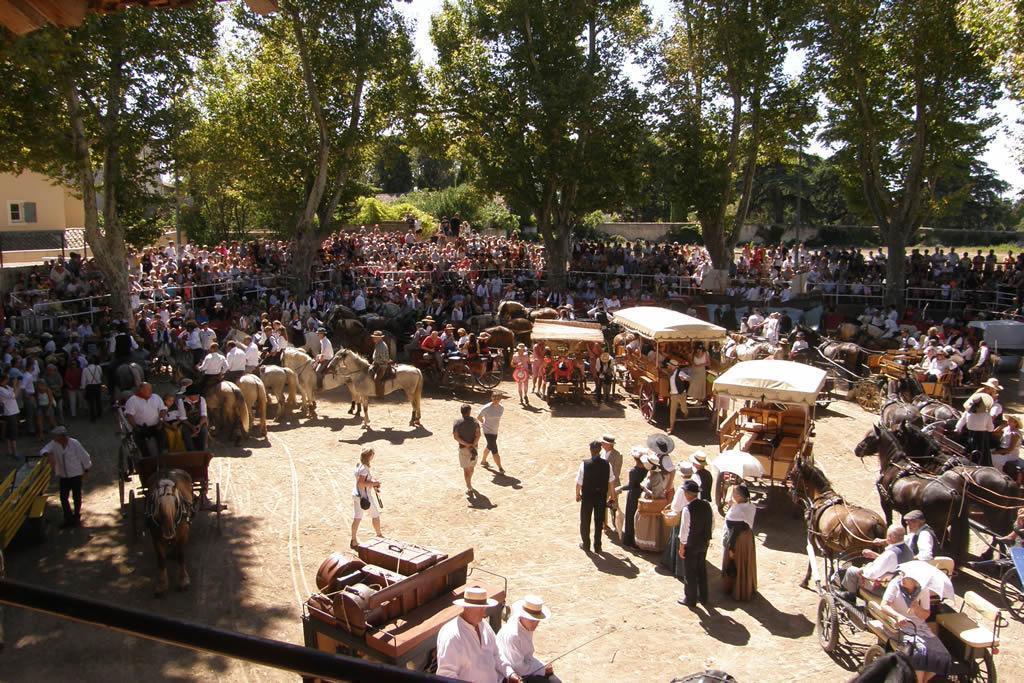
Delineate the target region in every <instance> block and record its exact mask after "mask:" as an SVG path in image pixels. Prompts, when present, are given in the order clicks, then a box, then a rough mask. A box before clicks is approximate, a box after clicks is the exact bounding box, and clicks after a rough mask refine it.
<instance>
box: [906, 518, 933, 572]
mask: <svg viewBox="0 0 1024 683" xmlns="http://www.w3.org/2000/svg"><path fill="white" fill-rule="evenodd" d="M903 522H904V523H905V524H906V525H907V531H909V532H910V535H909V536H908V537H907V547H908V548H910V552H912V553H914V557H915V558H917V559H918V560H932V559H935V546H936V545H937V543H936V541H935V532H934V531H932V528H931V527H930V526H928V523H927V522H926V521H925V519H924V513H923V512H921V511H920V510H911V511H910V512H908V513H907V514H905V515H903Z"/></svg>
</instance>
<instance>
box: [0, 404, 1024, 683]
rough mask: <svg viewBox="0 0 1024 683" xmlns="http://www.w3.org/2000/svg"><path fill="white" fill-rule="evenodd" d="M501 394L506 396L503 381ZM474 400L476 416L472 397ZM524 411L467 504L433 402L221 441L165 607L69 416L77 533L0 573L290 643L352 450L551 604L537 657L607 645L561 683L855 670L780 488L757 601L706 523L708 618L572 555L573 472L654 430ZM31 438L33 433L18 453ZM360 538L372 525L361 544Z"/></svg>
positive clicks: (417, 535) (447, 529) (207, 672)
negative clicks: (418, 421)
mask: <svg viewBox="0 0 1024 683" xmlns="http://www.w3.org/2000/svg"><path fill="white" fill-rule="evenodd" d="M505 388H506V390H507V391H509V392H510V393H512V394H514V386H513V385H511V384H507V385H506V386H505ZM1008 393H1009V392H1008ZM1014 395H1016V392H1015V391H1014ZM462 398H467V397H462ZM473 400H474V402H476V403H478V404H479V403H482V402H483V397H476V398H475V399H473ZM532 403H533V407H531V408H529V409H523V408H521V407H520V406H519V405H518V404H517V402H516V401H515V399H512V400H511V401H508V402H506V406H507V409H506V412H505V416H504V420H503V422H502V426H501V436H500V443H501V447H502V453H503V462H504V466H505V469H506V471H507V475H506V476H497V475H496V474H494V473H491V472H488V471H486V470H483V471H480V470H478V472H477V475H476V478H475V484H476V486H477V488H478V489H479V491H480V493H481V496H480V497H479V498H478V499H477V500H476V501H475V502H472V503H471V502H470V501H468V500H467V497H466V494H465V490H464V486H463V482H462V475H461V471H460V470H459V468H458V466H457V456H456V450H455V444H454V442H453V441H452V437H451V436H450V434H451V425H452V422H453V420H454V419H455V417H456V416H457V414H458V406H459V400H458V398H448V399H444V398H441V397H435V398H430V399H427V400H425V401H424V408H423V424H424V425H425V429H411V428H409V427H406V426H405V425H406V423H407V420H408V406H407V405H406V404H399V403H397V402H384V403H381V402H380V401H377V402H375V403H374V404H373V405H372V406H371V417H372V424H373V427H374V429H373V431H368V432H367V431H363V430H362V429H361V428H360V426H359V424H358V422H357V421H356V420H355V419H353V418H352V417H350V416H349V415H348V414H347V412H346V409H347V402H346V396H345V395H344V393H342V392H338V393H334V394H328V395H327V396H326V397H322V400H321V404H320V405H321V413H322V417H321V418H320V419H318V420H317V421H315V422H312V423H308V422H306V421H305V420H303V421H302V423H301V424H299V423H298V422H293V423H286V424H283V425H271V430H270V438H269V441H268V442H264V441H258V440H252V441H250V442H249V443H247V444H246V445H245V447H244V448H228V447H223V446H217V448H215V450H216V452H217V454H218V456H219V457H217V458H216V459H215V460H214V461H213V464H212V466H211V467H212V476H213V480H214V481H216V482H219V484H220V488H221V495H222V497H223V498H224V499H225V500H226V502H227V504H228V506H229V507H228V510H227V511H226V512H225V513H224V515H223V517H222V523H223V530H222V533H221V534H217V533H216V531H215V527H214V518H213V516H212V515H210V514H208V513H204V514H201V515H200V516H199V518H198V520H197V521H196V523H194V525H193V538H192V542H191V545H190V546H189V558H188V565H189V568H190V572H191V575H192V582H193V583H192V588H191V590H190V591H188V592H185V593H175V592H172V593H171V594H170V596H169V597H167V598H164V599H156V598H154V597H153V596H152V588H153V576H154V568H155V563H154V559H153V556H152V551H151V548H150V545H149V541H148V539H146V538H139V539H133V538H132V537H131V534H130V532H129V529H130V527H129V524H128V522H127V520H126V519H123V518H122V516H121V514H120V512H119V509H118V492H117V485H116V472H115V471H116V454H117V438H116V434H115V430H114V429H113V426H114V419H113V416H112V415H111V414H110V413H107V414H105V415H104V418H103V421H102V422H101V423H97V424H96V425H90V424H89V422H88V421H87V420H83V419H81V418H80V419H78V420H76V421H73V422H72V433H73V435H75V436H78V437H79V438H80V439H81V440H82V441H83V443H84V444H85V445H86V446H87V448H88V449H89V450H90V452H91V453H92V454H93V457H94V460H95V461H96V465H95V468H94V469H93V471H92V472H91V474H90V476H89V478H88V480H87V485H86V498H85V500H86V502H85V513H84V528H81V529H73V530H66V531H59V530H57V524H58V523H59V520H60V512H59V506H56V505H52V504H51V506H50V508H49V512H48V514H49V517H50V520H51V522H52V525H51V533H50V536H49V540H48V542H46V543H45V544H43V545H39V546H34V547H28V548H24V549H21V550H17V551H15V552H12V553H10V554H9V557H8V571H9V574H10V576H11V577H12V578H16V579H19V580H22V581H28V582H32V583H37V584H40V585H44V586H49V587H53V588H56V589H59V590H63V591H68V592H70V593H74V594H80V595H85V596H89V597H92V598H96V599H101V600H105V601H108V602H112V603H115V604H119V605H126V606H131V607H135V608H140V609H145V610H152V611H154V612H156V613H160V614H166V615H170V616H174V617H179V618H183V619H188V620H193V621H198V622H203V623H208V624H213V625H216V626H219V627H224V628H230V629H236V630H238V631H241V632H244V633H251V634H259V635H262V636H266V637H270V638H277V639H281V640H284V641H288V642H292V643H301V642H302V630H301V624H300V619H299V616H300V605H301V604H302V602H303V601H304V599H305V598H306V597H307V596H308V595H309V594H310V593H311V592H312V591H313V590H315V585H314V578H315V574H316V570H317V567H318V566H319V565H320V563H321V561H322V560H323V559H324V558H325V557H326V556H327V555H328V554H329V553H330V552H332V551H334V550H338V549H343V548H345V547H346V546H347V544H348V533H349V532H348V529H349V525H350V523H351V517H352V502H351V500H352V499H351V496H350V494H351V489H352V472H353V468H354V466H355V464H356V463H357V462H358V454H359V450H360V449H361V448H362V447H363V446H365V445H372V446H373V447H374V448H376V450H377V453H378V457H377V459H376V461H375V463H374V472H375V474H376V476H378V477H379V478H380V479H381V480H382V482H383V486H382V489H381V494H382V498H383V501H384V505H385V511H384V517H383V522H384V531H385V534H386V535H388V536H392V537H395V538H400V539H405V540H408V541H413V542H416V543H419V544H422V545H426V546H430V547H434V548H437V549H440V550H443V551H445V552H448V553H455V552H457V551H460V550H462V549H464V548H466V547H469V546H471V547H473V548H474V549H475V553H476V562H475V565H476V566H477V567H479V568H480V569H481V570H486V571H487V572H492V573H495V574H499V575H501V576H504V577H506V578H507V580H508V593H509V597H510V598H511V599H513V600H514V599H518V598H520V597H522V596H523V595H524V594H526V593H539V594H541V595H543V596H544V599H545V600H546V601H547V602H548V604H550V606H551V608H552V610H553V618H552V619H551V620H550V621H549V622H546V623H544V624H543V625H542V626H541V628H540V629H539V631H538V632H537V635H536V645H537V649H538V655H539V656H540V657H541V658H543V659H550V658H552V657H556V656H559V655H563V654H564V653H566V652H567V651H570V650H573V648H576V647H577V646H578V645H580V644H581V643H584V642H586V641H588V640H590V639H593V638H595V637H598V636H599V637H598V638H597V639H596V640H594V641H593V642H590V643H589V644H586V645H584V646H583V647H580V648H579V649H575V650H573V651H572V652H570V653H569V654H565V656H563V657H562V658H561V659H559V660H558V661H557V662H556V663H555V670H556V672H557V673H558V674H559V675H560V676H561V677H562V679H563V680H565V681H593V680H610V681H635V680H659V681H667V680H670V679H671V678H673V677H675V676H680V675H683V674H687V673H691V672H694V671H698V670H702V669H705V668H717V669H723V670H726V671H728V672H730V673H732V674H733V675H734V676H735V677H736V678H737V679H738V680H740V681H753V680H761V681H791V680H797V679H800V678H807V679H811V678H813V679H819V680H822V679H826V678H830V679H833V680H847V679H849V678H850V677H851V675H852V673H851V671H853V670H855V668H856V666H857V664H858V663H859V660H860V657H861V656H862V654H863V651H864V649H865V647H866V644H867V643H868V641H865V640H864V639H863V636H861V637H860V638H859V639H855V640H854V641H852V642H847V643H844V646H843V649H842V651H841V654H840V656H838V657H836V658H835V659H832V658H830V657H829V656H828V655H826V654H825V653H824V652H823V651H822V650H821V648H820V647H819V645H818V641H817V637H816V634H815V631H814V619H815V610H816V606H817V595H816V594H815V593H814V592H813V591H811V590H803V589H800V588H799V587H798V585H797V582H798V581H799V580H800V578H801V577H802V575H803V571H804V567H805V563H806V555H805V534H804V527H803V521H802V520H801V519H800V518H798V517H795V516H794V508H793V506H792V504H791V503H790V501H789V498H788V497H786V496H785V495H782V494H781V492H779V493H780V495H773V496H772V497H771V498H770V504H769V506H768V509H766V510H764V511H762V512H760V513H759V515H758V518H757V521H756V535H757V562H758V589H759V592H758V594H757V595H756V596H755V598H754V599H753V600H752V601H750V602H746V603H736V602H734V601H732V600H731V599H730V598H727V597H724V596H723V595H722V593H721V591H720V589H719V586H720V584H719V579H718V570H717V568H718V566H719V563H720V559H721V556H720V547H721V545H720V537H721V531H722V527H723V525H722V520H721V518H720V517H717V516H716V528H715V540H714V542H713V545H712V550H711V552H709V554H708V560H709V563H710V565H711V566H710V567H709V574H710V576H711V596H712V607H711V608H710V609H707V610H705V609H704V608H698V609H697V610H695V611H690V610H689V609H687V608H685V607H682V606H680V605H678V604H677V603H676V599H677V598H679V597H681V595H682V585H681V583H679V582H678V581H677V580H676V579H674V578H672V577H670V576H668V575H666V573H665V572H664V570H662V569H661V568H660V567H659V558H658V557H656V556H654V555H649V554H643V553H638V552H633V551H629V550H624V549H623V548H621V547H620V546H618V545H617V544H616V543H615V542H614V539H612V540H606V542H605V553H604V554H603V555H601V556H596V555H590V556H588V555H586V554H584V553H583V551H581V550H580V549H578V548H577V544H578V543H579V536H578V519H579V516H578V506H577V504H576V503H575V502H574V496H573V494H574V485H573V479H574V476H575V472H576V469H577V466H578V463H579V462H580V460H581V458H582V457H583V456H584V455H585V454H586V453H587V443H588V442H589V441H590V440H592V439H595V438H599V436H600V435H601V434H602V433H604V432H611V433H613V434H615V435H616V437H617V439H618V444H619V446H620V450H622V451H623V452H628V449H629V447H630V446H631V445H633V444H637V443H641V442H642V441H643V440H644V438H645V437H646V436H647V435H648V434H650V433H652V431H653V429H652V427H650V426H649V425H647V424H645V422H644V421H643V420H642V419H641V417H640V415H639V412H638V411H637V409H636V408H635V407H634V406H633V405H632V403H631V402H628V401H622V402H620V403H619V404H618V405H616V406H614V407H609V406H602V407H600V408H595V407H593V406H592V405H590V404H587V405H584V406H575V407H574V406H566V407H556V408H555V409H554V411H553V412H552V411H551V410H549V408H548V406H547V404H546V403H544V402H542V401H540V400H539V399H537V398H534V399H533V401H532ZM874 420H875V418H874V416H872V415H869V414H867V413H865V412H864V411H862V410H861V409H860V408H859V407H857V406H855V405H853V404H850V403H846V402H837V403H834V404H833V405H832V407H831V408H830V409H829V410H826V411H824V412H823V413H821V414H819V419H818V422H817V438H816V441H815V446H814V452H815V457H816V460H817V462H818V464H819V465H821V466H822V467H823V468H824V469H825V471H826V473H827V474H828V475H829V476H830V478H831V479H832V481H833V483H834V484H835V488H836V490H837V491H839V492H840V493H842V494H843V495H845V496H847V497H848V498H849V499H850V500H852V501H855V502H858V503H862V504H865V505H867V506H869V507H872V508H874V509H877V508H878V499H877V495H876V493H875V491H874V486H873V482H874V478H875V474H876V470H875V469H874V468H873V466H874V462H873V461H869V462H865V463H862V462H861V461H860V460H858V459H857V458H855V457H854V456H853V453H852V447H853V445H854V444H855V443H856V442H857V441H859V439H860V438H861V436H862V435H863V434H864V433H865V431H866V430H867V429H868V428H869V427H870V425H871V424H872V423H873V422H874ZM679 433H680V432H679V430H678V429H677V434H679ZM684 434H685V436H684V438H683V439H677V448H676V450H675V453H673V459H678V458H679V457H681V456H689V454H690V453H692V452H693V451H694V450H695V449H696V448H698V447H699V448H703V449H705V450H707V451H708V453H709V454H711V455H712V457H713V454H714V453H717V447H716V446H717V440H716V438H715V436H714V434H713V433H712V432H711V431H710V429H708V428H707V426H706V425H705V424H703V423H687V425H686V427H685V432H684ZM39 445H41V443H36V442H30V441H28V440H26V441H25V442H24V443H23V444H22V447H23V449H24V448H27V447H32V448H36V447H38V446H39ZM627 460H628V456H627ZM371 534H372V527H371V526H370V524H369V521H366V522H365V523H364V528H363V529H362V530H361V534H360V536H361V538H369V537H370V535H371ZM172 580H173V573H172ZM993 586H994V584H992V583H988V582H984V581H980V580H978V579H977V577H976V576H974V575H972V574H970V573H969V572H968V573H966V574H965V575H963V576H961V577H960V578H959V579H958V591H959V592H961V593H962V592H963V591H964V590H965V589H968V588H972V589H975V590H979V591H980V592H982V594H983V595H986V596H987V597H990V598H991V599H993V600H997V599H998V596H997V593H995V592H993ZM6 630H7V639H8V643H7V648H6V650H5V651H4V652H3V654H2V655H0V679H2V680H9V681H19V680H28V679H30V678H31V679H35V680H82V681H101V680H138V679H143V678H149V679H152V678H153V677H154V676H156V677H158V678H160V679H168V680H212V679H213V678H214V677H216V678H217V679H219V680H230V681H243V680H244V681H264V680H275V681H276V680H288V679H291V678H292V677H291V676H289V675H287V674H284V673H282V672H279V671H274V670H269V669H264V668H260V667H256V666H252V665H249V664H245V663H240V662H237V661H232V660H226V659H222V658H217V657H209V656H205V655H198V654H194V653H191V652H188V651H184V650H178V649H176V648H172V647H169V646H163V645H157V644H154V643H150V642H148V641H143V640H139V639H135V638H132V637H128V636H123V635H120V634H115V633H111V632H108V631H104V630H100V629H95V628H90V627H86V626H82V625H78V624H72V623H70V622H65V621H61V620H58V619H54V618H49V617H44V616H40V615H36V614H31V613H27V612H22V611H15V610H8V611H7V617H6ZM1022 635H1024V627H1022V626H1021V624H1020V623H1018V622H1016V621H1012V620H1011V626H1010V627H1009V628H1008V629H1007V630H1005V631H1004V635H1003V643H1004V645H1003V648H1002V652H1001V653H1000V654H999V655H998V656H997V657H996V663H997V667H998V672H999V676H1000V678H1002V679H1003V680H1024V656H1022V653H1021V651H1020V650H1019V648H1018V647H1017V646H1016V642H1017V641H1018V640H1019V639H1020V638H1021V636H1022ZM1018 676H1020V677H1021V678H1017V677H1018Z"/></svg>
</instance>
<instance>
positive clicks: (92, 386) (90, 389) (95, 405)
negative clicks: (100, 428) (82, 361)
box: [82, 356, 103, 422]
mask: <svg viewBox="0 0 1024 683" xmlns="http://www.w3.org/2000/svg"><path fill="white" fill-rule="evenodd" d="M82 388H83V389H84V390H85V403H86V405H88V406H89V421H90V422H95V421H96V420H97V419H98V418H99V416H100V415H101V414H102V413H103V402H102V400H101V398H102V390H103V368H101V367H100V366H99V364H98V363H97V362H96V357H95V356H93V357H92V358H90V359H89V364H88V365H86V366H85V369H84V370H82Z"/></svg>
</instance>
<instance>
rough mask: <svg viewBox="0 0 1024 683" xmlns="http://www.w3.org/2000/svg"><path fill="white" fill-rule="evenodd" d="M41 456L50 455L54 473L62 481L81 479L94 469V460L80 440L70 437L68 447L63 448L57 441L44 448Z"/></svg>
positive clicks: (40, 452) (40, 453)
mask: <svg viewBox="0 0 1024 683" xmlns="http://www.w3.org/2000/svg"><path fill="white" fill-rule="evenodd" d="M39 455H48V456H51V457H50V462H51V463H52V464H53V471H54V473H55V474H56V475H57V476H58V477H60V478H61V479H70V478H71V477H80V476H82V475H83V474H85V473H86V472H88V471H89V468H90V467H92V458H90V457H89V454H88V453H87V452H86V450H85V448H83V447H82V442H80V441H79V440H78V439H72V438H71V437H70V436H69V437H68V445H67V446H61V445H60V444H59V443H57V441H56V440H53V441H51V442H50V443H48V444H46V445H45V446H43V449H42V450H41V451H39Z"/></svg>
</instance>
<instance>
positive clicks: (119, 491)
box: [117, 477, 124, 515]
mask: <svg viewBox="0 0 1024 683" xmlns="http://www.w3.org/2000/svg"><path fill="white" fill-rule="evenodd" d="M117 497H118V498H119V499H120V501H121V514H122V515H123V514H124V477H118V478H117Z"/></svg>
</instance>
